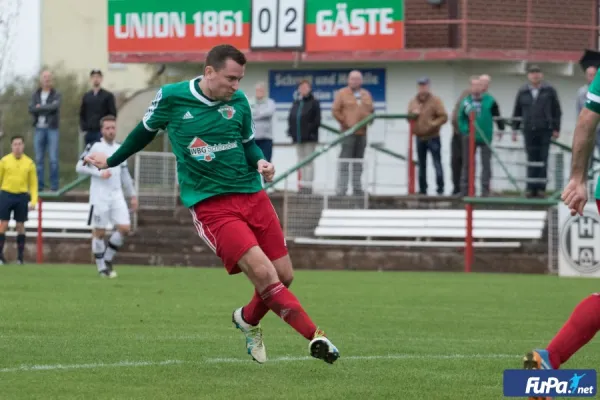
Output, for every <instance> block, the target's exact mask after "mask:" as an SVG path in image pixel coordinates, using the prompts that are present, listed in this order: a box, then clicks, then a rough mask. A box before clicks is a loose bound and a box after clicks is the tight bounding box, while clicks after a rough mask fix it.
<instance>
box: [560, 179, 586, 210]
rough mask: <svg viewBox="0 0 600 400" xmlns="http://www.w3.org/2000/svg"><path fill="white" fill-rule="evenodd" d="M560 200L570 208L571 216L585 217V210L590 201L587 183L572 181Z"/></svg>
mask: <svg viewBox="0 0 600 400" xmlns="http://www.w3.org/2000/svg"><path fill="white" fill-rule="evenodd" d="M560 198H561V200H562V201H563V202H564V203H565V205H566V206H567V207H569V210H570V211H571V215H575V214H579V215H583V208H584V207H585V203H587V199H588V193H587V185H586V184H585V182H581V181H579V180H575V179H571V180H570V181H569V184H568V185H567V187H565V190H563V192H562V195H561V196H560Z"/></svg>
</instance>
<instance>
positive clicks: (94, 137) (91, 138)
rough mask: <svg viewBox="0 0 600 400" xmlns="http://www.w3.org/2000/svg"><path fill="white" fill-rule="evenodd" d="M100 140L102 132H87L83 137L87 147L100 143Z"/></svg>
mask: <svg viewBox="0 0 600 400" xmlns="http://www.w3.org/2000/svg"><path fill="white" fill-rule="evenodd" d="M100 139H102V133H100V132H86V133H85V136H84V137H83V140H84V141H85V143H84V145H85V146H87V145H88V144H94V143H96V142H99V141H100Z"/></svg>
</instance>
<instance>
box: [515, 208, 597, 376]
mask: <svg viewBox="0 0 600 400" xmlns="http://www.w3.org/2000/svg"><path fill="white" fill-rule="evenodd" d="M596 207H597V208H598V212H599V213H600V200H598V199H596ZM599 330H600V294H599V293H594V294H592V295H591V296H588V297H586V298H585V299H583V300H582V301H581V302H580V303H579V304H578V305H577V306H576V307H575V309H574V310H573V313H572V314H571V316H570V317H569V319H568V320H567V322H566V323H565V324H564V325H563V327H562V328H561V329H560V331H559V332H558V333H557V334H556V336H554V338H553V339H552V340H551V341H550V343H549V344H548V347H546V348H545V349H534V350H532V351H530V352H529V353H527V354H526V355H525V359H524V367H525V368H526V369H558V368H559V367H560V366H561V365H562V364H564V363H565V362H567V360H568V359H569V358H571V356H572V355H573V354H575V353H576V352H577V351H579V349H581V348H582V347H583V346H585V345H586V344H587V343H588V342H589V341H590V340H592V338H593V337H594V336H595V335H596V333H597V332H598V331H599Z"/></svg>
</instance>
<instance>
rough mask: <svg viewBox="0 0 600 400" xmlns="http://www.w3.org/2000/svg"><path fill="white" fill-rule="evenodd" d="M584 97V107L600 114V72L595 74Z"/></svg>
mask: <svg viewBox="0 0 600 400" xmlns="http://www.w3.org/2000/svg"><path fill="white" fill-rule="evenodd" d="M586 97H587V99H586V101H585V108H588V109H590V110H592V111H593V112H595V113H596V114H600V74H596V77H595V78H594V80H593V81H592V83H591V84H590V87H589V88H588V92H587V96H586Z"/></svg>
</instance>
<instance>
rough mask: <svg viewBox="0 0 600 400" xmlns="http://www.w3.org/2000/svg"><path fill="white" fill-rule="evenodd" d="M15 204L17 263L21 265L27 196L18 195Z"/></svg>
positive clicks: (27, 212)
mask: <svg viewBox="0 0 600 400" xmlns="http://www.w3.org/2000/svg"><path fill="white" fill-rule="evenodd" d="M19 197H20V199H19V201H18V202H16V203H15V207H14V217H15V222H16V231H17V263H19V264H23V262H24V261H23V259H24V255H25V222H26V221H27V219H28V214H29V195H20V196H19Z"/></svg>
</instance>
